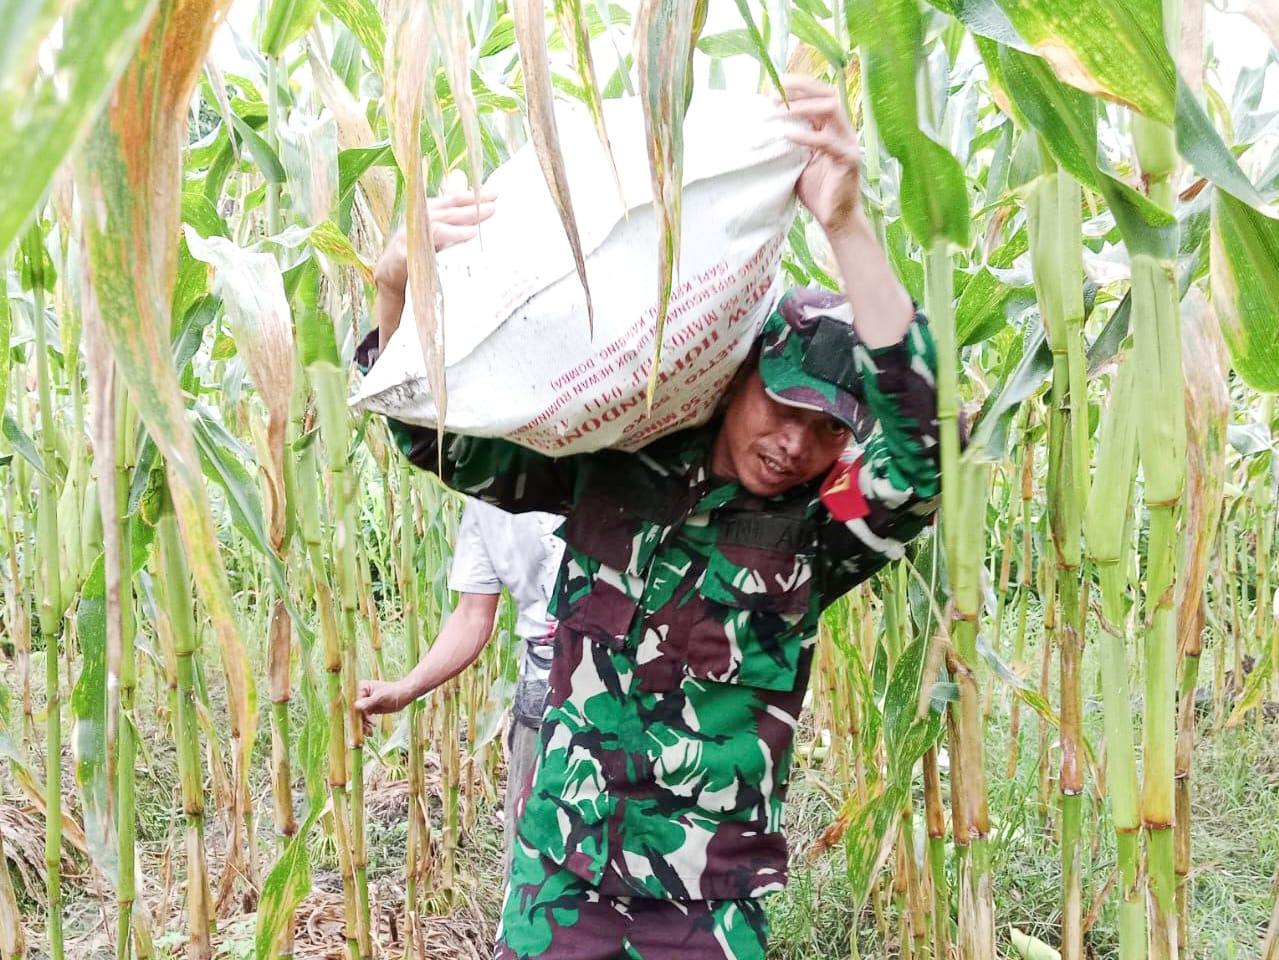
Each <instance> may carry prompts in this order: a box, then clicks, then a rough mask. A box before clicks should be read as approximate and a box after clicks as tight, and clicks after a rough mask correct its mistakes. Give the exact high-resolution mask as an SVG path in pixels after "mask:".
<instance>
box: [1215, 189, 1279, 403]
mask: <svg viewBox="0 0 1279 960" xmlns="http://www.w3.org/2000/svg"><path fill="white" fill-rule="evenodd" d="M1211 243H1212V246H1211V252H1210V257H1211V271H1212V274H1211V276H1212V281H1211V283H1212V303H1213V307H1214V308H1215V309H1216V311H1217V317H1218V319H1219V321H1220V323H1221V332H1222V333H1223V334H1224V335H1225V338H1226V346H1227V347H1229V349H1230V359H1231V362H1232V364H1233V365H1234V368H1235V371H1236V372H1237V373H1238V374H1239V376H1240V377H1242V378H1243V380H1244V382H1245V383H1247V384H1248V385H1249V386H1250V387H1252V388H1253V389H1254V390H1261V391H1263V392H1265V393H1277V392H1279V348H1277V346H1276V345H1279V314H1277V313H1276V312H1275V304H1276V303H1279V220H1274V219H1272V218H1270V217H1268V216H1266V215H1265V214H1263V213H1261V212H1259V211H1257V210H1254V209H1253V208H1252V207H1250V206H1248V204H1246V203H1243V202H1241V201H1239V200H1236V199H1235V198H1234V197H1232V196H1230V195H1229V194H1228V193H1224V192H1221V191H1217V193H1216V195H1215V196H1214V197H1213V203H1212V241H1211Z"/></svg>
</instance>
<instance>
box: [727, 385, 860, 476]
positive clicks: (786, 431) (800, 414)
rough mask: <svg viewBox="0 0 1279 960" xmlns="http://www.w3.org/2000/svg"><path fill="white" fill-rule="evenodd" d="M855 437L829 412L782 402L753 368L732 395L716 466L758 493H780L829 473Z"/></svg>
mask: <svg viewBox="0 0 1279 960" xmlns="http://www.w3.org/2000/svg"><path fill="white" fill-rule="evenodd" d="M851 436H852V431H850V430H849V429H848V427H847V426H845V425H844V424H843V423H842V422H841V421H839V420H836V419H835V418H834V417H832V416H830V415H829V414H826V413H819V412H818V411H816V410H806V409H803V408H801V407H791V406H787V405H786V404H784V403H778V402H777V401H776V400H774V399H773V398H772V397H770V396H769V395H768V394H767V393H765V392H764V383H763V381H762V380H760V378H759V371H758V370H751V371H750V373H749V374H747V375H744V376H743V377H742V379H740V380H739V381H738V383H737V385H736V386H735V387H734V388H733V392H732V393H731V394H730V396H729V401H728V407H727V409H726V410H725V412H724V422H723V424H722V425H721V426H720V431H719V434H718V435H717V436H716V437H715V446H714V448H713V450H712V453H711V471H712V473H714V474H715V475H716V476H717V477H721V478H723V479H726V480H737V481H738V482H740V483H741V485H742V486H743V487H745V488H746V489H747V490H748V491H750V492H751V493H753V494H755V495H756V496H760V497H771V496H776V495H777V494H779V493H783V492H785V491H786V490H789V489H790V488H791V487H795V486H798V485H799V484H801V483H807V482H808V481H809V480H815V479H816V478H818V477H820V476H822V475H823V474H825V473H826V471H828V470H829V469H830V468H831V467H832V466H833V465H834V463H835V461H836V460H837V459H838V458H839V455H840V453H842V452H843V450H844V448H845V447H846V446H848V441H849V439H850V438H851Z"/></svg>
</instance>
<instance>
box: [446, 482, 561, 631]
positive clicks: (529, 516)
mask: <svg viewBox="0 0 1279 960" xmlns="http://www.w3.org/2000/svg"><path fill="white" fill-rule="evenodd" d="M562 522H563V519H562V518H561V517H557V516H556V515H555V514H553V513H507V512H506V511H505V510H500V509H498V508H497V507H494V506H491V505H490V504H487V503H484V502H483V501H480V500H474V499H468V500H467V501H466V509H465V510H464V511H463V512H462V523H461V525H460V526H459V527H458V531H457V542H456V543H455V544H454V546H453V566H452V568H451V569H450V571H449V588H450V589H452V590H456V591H457V592H459V593H501V592H502V588H503V587H506V589H507V590H509V591H510V592H511V597H512V598H513V599H514V600H515V605H516V607H517V608H518V609H519V619H518V621H517V622H516V625H515V632H516V634H517V635H518V636H520V637H521V638H522V639H524V640H527V641H529V642H530V643H534V644H549V643H550V642H551V638H552V637H553V636H554V635H555V621H554V620H553V619H552V618H551V616H550V614H548V613H547V610H546V608H547V604H548V603H549V602H550V599H551V591H552V590H553V589H554V588H555V577H556V575H557V574H558V573H559V568H560V558H561V557H562V556H563V555H564V541H562V540H561V539H560V538H559V537H557V536H556V535H555V531H556V530H557V529H558V528H559V526H560V524H561V523H562Z"/></svg>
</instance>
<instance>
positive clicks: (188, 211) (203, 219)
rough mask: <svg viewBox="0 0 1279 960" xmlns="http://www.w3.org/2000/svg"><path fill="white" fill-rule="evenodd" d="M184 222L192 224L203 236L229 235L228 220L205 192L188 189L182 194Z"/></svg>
mask: <svg viewBox="0 0 1279 960" xmlns="http://www.w3.org/2000/svg"><path fill="white" fill-rule="evenodd" d="M181 216H182V222H183V223H186V224H190V225H191V226H192V227H194V228H195V232H196V233H197V234H198V235H199V236H201V237H225V236H227V235H228V234H227V227H226V221H225V220H223V219H222V216H221V215H220V214H219V213H218V208H217V207H215V206H214V205H213V202H212V201H211V200H210V199H209V198H208V197H206V196H205V195H204V194H203V193H195V192H193V191H190V190H187V191H184V192H183V194H182V214H181Z"/></svg>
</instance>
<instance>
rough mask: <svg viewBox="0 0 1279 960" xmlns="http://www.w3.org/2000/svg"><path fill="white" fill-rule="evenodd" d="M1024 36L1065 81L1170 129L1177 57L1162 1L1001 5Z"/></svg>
mask: <svg viewBox="0 0 1279 960" xmlns="http://www.w3.org/2000/svg"><path fill="white" fill-rule="evenodd" d="M997 2H998V4H999V7H1000V8H1001V9H1002V10H1003V12H1004V13H1005V14H1006V15H1007V18H1008V21H1009V22H1010V23H1011V24H1012V26H1013V27H1014V28H1015V29H1016V31H1017V33H1018V35H1019V36H1020V37H1021V38H1022V39H1024V40H1025V41H1026V43H1027V44H1028V45H1029V46H1030V47H1031V48H1032V49H1033V50H1034V51H1035V52H1036V53H1037V54H1039V55H1040V56H1041V57H1043V58H1044V59H1045V60H1046V61H1047V62H1048V63H1049V64H1050V65H1051V66H1052V69H1053V72H1054V73H1055V74H1056V75H1057V76H1058V78H1059V79H1061V80H1062V81H1064V82H1065V83H1068V84H1070V85H1071V86H1073V87H1076V88H1078V89H1080V90H1083V91H1085V92H1087V93H1091V94H1096V95H1097V96H1101V97H1105V98H1106V99H1108V100H1113V101H1114V102H1116V103H1121V104H1125V105H1127V106H1130V107H1132V108H1133V109H1134V110H1137V111H1139V112H1141V113H1144V114H1146V115H1147V116H1149V117H1150V118H1152V119H1154V120H1158V121H1160V122H1162V123H1168V124H1171V123H1172V122H1173V118H1174V116H1175V114H1176V102H1177V100H1176V84H1175V80H1174V70H1173V64H1172V58H1171V57H1170V56H1169V54H1168V49H1167V47H1166V46H1165V45H1164V38H1163V30H1162V24H1163V15H1162V14H1163V11H1162V8H1161V6H1160V0H1125V2H1123V3H1113V2H1111V0H997Z"/></svg>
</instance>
